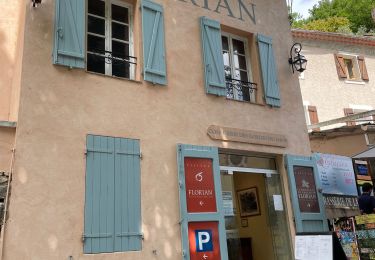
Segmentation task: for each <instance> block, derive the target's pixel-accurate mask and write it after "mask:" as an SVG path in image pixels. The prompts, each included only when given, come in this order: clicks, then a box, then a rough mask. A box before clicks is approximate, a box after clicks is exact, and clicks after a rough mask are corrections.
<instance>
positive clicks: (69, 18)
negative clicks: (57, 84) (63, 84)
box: [53, 0, 86, 68]
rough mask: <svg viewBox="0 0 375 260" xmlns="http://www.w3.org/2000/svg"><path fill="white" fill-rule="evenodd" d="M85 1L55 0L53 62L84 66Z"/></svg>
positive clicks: (78, 66)
mask: <svg viewBox="0 0 375 260" xmlns="http://www.w3.org/2000/svg"><path fill="white" fill-rule="evenodd" d="M85 2H86V1H84V0H56V2H55V29H54V33H55V41H54V46H53V63H54V64H59V65H64V66H68V67H72V68H73V67H74V68H84V67H85V40H84V39H85V30H86V28H85V27H86V26H85V24H86V23H85V19H86V18H85V14H86V11H85Z"/></svg>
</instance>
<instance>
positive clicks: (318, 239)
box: [294, 232, 346, 260]
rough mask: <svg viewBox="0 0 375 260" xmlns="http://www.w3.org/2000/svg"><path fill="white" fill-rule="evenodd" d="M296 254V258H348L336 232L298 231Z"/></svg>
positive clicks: (334, 259)
mask: <svg viewBox="0 0 375 260" xmlns="http://www.w3.org/2000/svg"><path fill="white" fill-rule="evenodd" d="M294 255H295V259H296V260H317V259H319V260H342V259H346V256H345V252H344V250H343V248H342V246H341V244H340V241H339V239H338V237H337V235H336V233H335V232H311V233H297V235H296V237H295V246H294Z"/></svg>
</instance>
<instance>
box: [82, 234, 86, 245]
mask: <svg viewBox="0 0 375 260" xmlns="http://www.w3.org/2000/svg"><path fill="white" fill-rule="evenodd" d="M85 240H86V236H85V234H82V243H85Z"/></svg>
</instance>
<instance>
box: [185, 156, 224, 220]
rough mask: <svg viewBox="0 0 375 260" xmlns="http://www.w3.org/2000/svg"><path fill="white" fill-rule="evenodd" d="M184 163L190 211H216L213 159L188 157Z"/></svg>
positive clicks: (187, 201) (188, 209)
mask: <svg viewBox="0 0 375 260" xmlns="http://www.w3.org/2000/svg"><path fill="white" fill-rule="evenodd" d="M184 164H185V184H186V203H187V211H188V213H203V212H216V211H217V209H216V196H215V183H214V175H213V168H212V160H211V159H205V158H188V157H186V158H185V162H184Z"/></svg>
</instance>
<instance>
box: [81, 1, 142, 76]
mask: <svg viewBox="0 0 375 260" xmlns="http://www.w3.org/2000/svg"><path fill="white" fill-rule="evenodd" d="M87 2H88V11H87V70H88V71H91V72H96V73H100V74H105V75H110V76H116V77H120V78H128V79H134V72H135V65H136V58H135V57H133V56H132V55H134V54H133V44H132V7H131V5H129V4H126V3H124V2H122V1H115V0H112V1H111V0H89V1H87Z"/></svg>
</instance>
